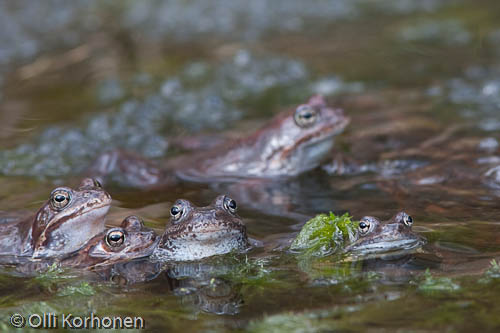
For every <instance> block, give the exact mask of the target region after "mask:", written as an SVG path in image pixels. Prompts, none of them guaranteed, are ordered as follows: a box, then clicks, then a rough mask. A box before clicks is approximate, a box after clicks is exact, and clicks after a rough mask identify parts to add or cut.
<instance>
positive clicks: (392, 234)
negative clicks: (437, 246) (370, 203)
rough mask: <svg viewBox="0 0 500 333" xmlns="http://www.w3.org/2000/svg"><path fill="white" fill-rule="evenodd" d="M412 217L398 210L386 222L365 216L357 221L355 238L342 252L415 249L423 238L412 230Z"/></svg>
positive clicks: (357, 253)
mask: <svg viewBox="0 0 500 333" xmlns="http://www.w3.org/2000/svg"><path fill="white" fill-rule="evenodd" d="M412 225H413V219H412V217H411V216H409V215H408V214H407V213H405V212H399V213H397V214H396V215H394V216H393V217H392V218H391V219H390V220H388V221H386V222H380V220H378V219H377V218H376V217H373V216H365V217H363V218H361V220H360V221H359V223H358V231H357V236H356V240H355V241H353V242H352V243H351V244H349V245H348V246H347V247H346V248H345V249H344V252H346V253H349V254H355V255H362V256H367V255H372V254H380V253H383V254H390V253H402V252H407V251H409V250H413V249H416V248H418V247H420V246H422V245H423V244H424V243H425V240H424V239H423V238H422V237H420V236H419V235H417V234H416V233H414V232H413V231H412Z"/></svg>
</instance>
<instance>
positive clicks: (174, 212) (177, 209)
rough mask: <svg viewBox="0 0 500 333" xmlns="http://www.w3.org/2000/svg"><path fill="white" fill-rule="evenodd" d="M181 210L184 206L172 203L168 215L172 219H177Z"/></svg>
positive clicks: (182, 210)
mask: <svg viewBox="0 0 500 333" xmlns="http://www.w3.org/2000/svg"><path fill="white" fill-rule="evenodd" d="M183 212H184V208H183V207H182V206H180V205H173V206H172V208H170V216H171V217H172V220H173V221H177V220H179V219H180V218H181V216H182V213H183Z"/></svg>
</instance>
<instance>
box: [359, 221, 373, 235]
mask: <svg viewBox="0 0 500 333" xmlns="http://www.w3.org/2000/svg"><path fill="white" fill-rule="evenodd" d="M370 226H371V223H370V222H368V221H361V222H359V226H358V229H359V232H360V233H361V235H366V234H367V233H368V231H370Z"/></svg>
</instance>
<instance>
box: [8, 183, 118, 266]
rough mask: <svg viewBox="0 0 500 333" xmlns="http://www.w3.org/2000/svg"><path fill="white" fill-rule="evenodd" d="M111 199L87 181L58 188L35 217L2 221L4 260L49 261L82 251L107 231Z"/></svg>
mask: <svg viewBox="0 0 500 333" xmlns="http://www.w3.org/2000/svg"><path fill="white" fill-rule="evenodd" d="M110 206H111V196H110V195H109V194H108V193H107V192H106V191H104V189H103V188H102V187H101V185H100V184H99V182H97V181H96V180H94V179H90V178H85V179H84V180H83V181H82V182H81V184H80V186H79V187H78V188H76V189H72V188H70V187H58V188H56V189H54V190H53V191H52V192H51V194H50V196H49V200H48V201H47V202H46V203H45V204H44V205H43V206H42V207H41V208H40V209H39V210H38V212H37V213H36V214H35V215H32V216H28V217H25V218H19V217H17V218H13V219H12V218H9V217H8V216H7V217H4V218H2V217H0V256H23V257H32V258H35V259H36V258H48V257H54V256H64V255H67V254H69V253H72V252H74V251H77V250H78V249H80V248H81V247H82V246H83V245H84V244H85V243H86V242H87V241H88V240H89V239H90V238H92V237H94V236H95V235H97V234H99V233H101V232H102V231H103V230H104V220H105V216H106V214H107V212H108V210H109V208H110Z"/></svg>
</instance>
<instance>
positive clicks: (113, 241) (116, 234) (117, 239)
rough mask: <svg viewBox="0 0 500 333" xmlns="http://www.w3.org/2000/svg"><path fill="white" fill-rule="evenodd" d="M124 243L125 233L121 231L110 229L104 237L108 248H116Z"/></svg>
mask: <svg viewBox="0 0 500 333" xmlns="http://www.w3.org/2000/svg"><path fill="white" fill-rule="evenodd" d="M124 242H125V233H124V232H123V230H121V229H111V230H109V231H108V233H107V235H106V244H108V246H109V247H118V246H121V245H122V244H123V243H124Z"/></svg>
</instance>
